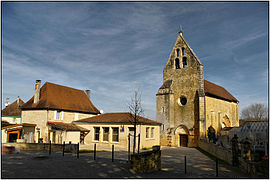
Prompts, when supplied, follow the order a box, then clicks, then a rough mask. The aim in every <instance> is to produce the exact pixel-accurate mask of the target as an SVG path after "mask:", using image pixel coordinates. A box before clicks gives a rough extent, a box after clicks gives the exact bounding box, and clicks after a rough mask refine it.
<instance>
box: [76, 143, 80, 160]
mask: <svg viewBox="0 0 270 180" xmlns="http://www.w3.org/2000/svg"><path fill="white" fill-rule="evenodd" d="M79 149H80V146H79V143H78V145H77V159H79Z"/></svg>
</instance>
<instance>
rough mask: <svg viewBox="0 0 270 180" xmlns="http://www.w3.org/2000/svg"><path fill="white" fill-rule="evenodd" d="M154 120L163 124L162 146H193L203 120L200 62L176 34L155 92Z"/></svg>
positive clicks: (202, 86)
mask: <svg viewBox="0 0 270 180" xmlns="http://www.w3.org/2000/svg"><path fill="white" fill-rule="evenodd" d="M156 119H157V121H158V122H160V123H162V124H163V125H162V127H161V145H165V146H188V147H193V146H196V142H197V140H198V138H199V133H200V130H199V129H200V123H199V122H200V121H203V119H204V80H203V65H202V63H201V62H200V60H199V59H198V57H197V56H196V55H195V53H194V52H193V50H192V49H191V48H190V46H189V45H188V43H187V42H186V40H185V39H184V37H183V30H182V29H181V30H180V31H179V35H178V37H177V39H176V42H175V44H174V46H173V48H172V51H171V53H170V55H169V58H168V60H167V63H166V65H165V67H164V69H163V84H162V86H161V87H160V88H159V90H158V92H157V94H156Z"/></svg>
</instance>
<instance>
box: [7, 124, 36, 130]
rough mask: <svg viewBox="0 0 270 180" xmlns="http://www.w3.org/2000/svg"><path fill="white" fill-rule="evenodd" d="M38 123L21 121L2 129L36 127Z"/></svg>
mask: <svg viewBox="0 0 270 180" xmlns="http://www.w3.org/2000/svg"><path fill="white" fill-rule="evenodd" d="M35 126H36V124H30V123H21V124H13V125H9V126H5V127H2V129H10V128H19V127H35Z"/></svg>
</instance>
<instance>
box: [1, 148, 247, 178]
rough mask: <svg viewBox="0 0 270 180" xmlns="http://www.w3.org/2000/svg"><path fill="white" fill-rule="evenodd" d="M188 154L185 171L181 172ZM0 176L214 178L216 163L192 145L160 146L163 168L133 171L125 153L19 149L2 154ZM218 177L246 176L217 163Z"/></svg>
mask: <svg viewBox="0 0 270 180" xmlns="http://www.w3.org/2000/svg"><path fill="white" fill-rule="evenodd" d="M184 156H186V157H187V174H185V172H184ZM2 178H164V179H165V178H217V177H216V171H215V162H214V161H212V160H211V159H209V158H208V157H206V156H205V155H203V154H202V153H201V152H199V151H197V150H196V149H193V148H168V147H163V148H162V170H161V171H159V172H153V173H147V174H136V173H134V172H132V171H130V170H129V164H128V163H127V152H115V160H114V162H112V160H111V152H97V156H96V160H94V159H93V153H83V154H80V157H79V159H77V157H76V155H75V154H71V153H66V154H65V156H64V157H63V156H62V153H60V152H52V154H51V155H49V154H48V152H46V151H21V152H20V153H19V154H8V155H2ZM218 178H241V179H242V178H248V177H247V176H246V175H245V174H243V173H242V172H240V171H239V170H238V169H236V168H233V167H231V166H229V165H226V164H220V165H219V177H218Z"/></svg>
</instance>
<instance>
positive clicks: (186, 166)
mask: <svg viewBox="0 0 270 180" xmlns="http://www.w3.org/2000/svg"><path fill="white" fill-rule="evenodd" d="M185 174H187V157H186V156H185Z"/></svg>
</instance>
